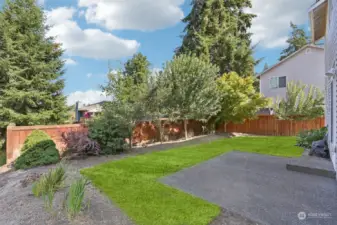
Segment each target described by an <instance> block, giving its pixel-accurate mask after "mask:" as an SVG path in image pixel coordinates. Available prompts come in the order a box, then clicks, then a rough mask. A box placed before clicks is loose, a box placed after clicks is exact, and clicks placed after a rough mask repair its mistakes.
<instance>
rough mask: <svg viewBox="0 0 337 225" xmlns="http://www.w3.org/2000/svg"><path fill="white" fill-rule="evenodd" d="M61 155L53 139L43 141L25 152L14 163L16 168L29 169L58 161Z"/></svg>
mask: <svg viewBox="0 0 337 225" xmlns="http://www.w3.org/2000/svg"><path fill="white" fill-rule="evenodd" d="M59 160H60V155H59V152H58V150H57V149H56V146H55V143H54V141H52V140H45V141H41V142H39V143H37V144H35V145H33V146H32V147H31V148H29V149H27V150H26V151H25V152H23V153H22V154H21V155H20V156H19V158H17V160H16V161H15V163H14V168H15V169H28V168H32V167H36V166H43V165H48V164H54V163H57V162H58V161H59Z"/></svg>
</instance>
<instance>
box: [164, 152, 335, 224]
mask: <svg viewBox="0 0 337 225" xmlns="http://www.w3.org/2000/svg"><path fill="white" fill-rule="evenodd" d="M288 161H289V159H287V158H280V157H273V156H265V155H257V154H250V153H242V152H236V151H235V152H231V153H227V154H224V155H222V156H220V157H217V158H215V159H212V160H209V161H207V162H205V163H202V164H199V165H197V166H194V167H191V168H188V169H185V170H182V171H180V172H178V173H176V174H173V175H171V176H168V177H165V178H162V180H161V181H162V182H163V183H165V184H168V185H170V186H173V187H175V188H178V189H181V190H183V191H185V192H188V193H190V194H193V195H195V196H199V197H201V198H204V199H206V200H208V201H210V202H213V203H215V204H218V205H219V206H221V207H223V208H225V209H226V210H230V211H232V212H234V213H238V214H240V215H242V216H244V217H247V218H250V219H252V220H254V221H257V222H260V223H262V224H270V225H278V224H280V225H317V224H319V225H333V224H336V223H337V222H336V221H337V182H336V181H335V180H333V179H331V178H325V177H319V176H313V175H307V174H303V173H298V172H293V171H288V170H286V163H287V162H288ZM301 212H303V213H301ZM299 213H300V216H299Z"/></svg>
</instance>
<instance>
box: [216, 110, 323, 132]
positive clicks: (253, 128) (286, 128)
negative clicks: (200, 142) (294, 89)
mask: <svg viewBox="0 0 337 225" xmlns="http://www.w3.org/2000/svg"><path fill="white" fill-rule="evenodd" d="M324 126H325V119H324V117H319V118H316V119H314V120H304V121H290V120H278V119H277V118H276V117H275V116H269V115H268V116H267V115H260V116H258V119H255V120H246V121H245V122H244V123H243V124H234V123H228V124H227V126H226V130H225V129H224V125H221V126H220V127H219V128H218V129H217V131H218V132H223V131H226V132H237V133H247V134H257V135H273V136H295V135H297V134H298V133H299V132H300V131H303V130H311V129H320V128H322V127H324Z"/></svg>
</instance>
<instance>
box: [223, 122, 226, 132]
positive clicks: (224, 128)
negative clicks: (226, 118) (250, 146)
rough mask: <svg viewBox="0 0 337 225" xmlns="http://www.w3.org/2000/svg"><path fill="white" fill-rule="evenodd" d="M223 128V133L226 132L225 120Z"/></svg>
mask: <svg viewBox="0 0 337 225" xmlns="http://www.w3.org/2000/svg"><path fill="white" fill-rule="evenodd" d="M223 130H224V132H225V133H226V132H227V123H226V122H224V127H223Z"/></svg>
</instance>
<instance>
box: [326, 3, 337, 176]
mask: <svg viewBox="0 0 337 225" xmlns="http://www.w3.org/2000/svg"><path fill="white" fill-rule="evenodd" d="M328 10H329V12H328V17H329V18H328V23H327V34H326V40H325V45H326V63H325V65H326V72H329V71H332V70H331V69H333V68H335V69H336V70H337V2H336V1H334V0H329V6H328ZM336 70H335V71H336ZM336 76H337V74H335V75H334V76H333V77H327V78H326V88H325V89H326V115H325V116H326V120H327V121H326V122H327V124H328V130H329V138H328V144H329V149H330V156H331V160H332V162H333V165H334V168H335V170H336V171H337V158H336V157H337V154H336V145H337V78H336Z"/></svg>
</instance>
